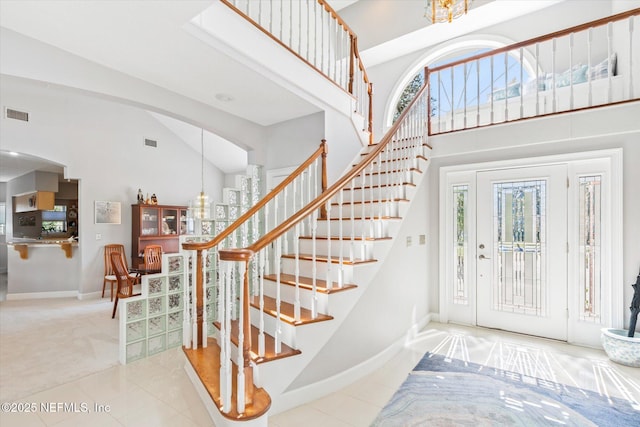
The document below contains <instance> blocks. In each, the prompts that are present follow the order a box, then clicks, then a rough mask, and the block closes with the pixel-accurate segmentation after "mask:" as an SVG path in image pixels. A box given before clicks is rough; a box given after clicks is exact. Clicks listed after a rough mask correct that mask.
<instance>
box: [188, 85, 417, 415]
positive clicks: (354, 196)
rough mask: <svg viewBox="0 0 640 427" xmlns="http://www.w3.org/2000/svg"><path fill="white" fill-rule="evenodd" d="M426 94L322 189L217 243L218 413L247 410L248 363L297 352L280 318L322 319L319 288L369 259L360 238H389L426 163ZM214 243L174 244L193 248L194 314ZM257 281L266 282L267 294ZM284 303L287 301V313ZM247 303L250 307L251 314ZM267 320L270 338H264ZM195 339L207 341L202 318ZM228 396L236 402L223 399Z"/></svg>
mask: <svg viewBox="0 0 640 427" xmlns="http://www.w3.org/2000/svg"><path fill="white" fill-rule="evenodd" d="M426 95H427V91H426V88H423V89H422V90H421V91H420V92H419V94H418V96H416V98H415V99H414V101H413V102H412V104H411V105H410V106H409V107H408V108H407V109H406V111H405V112H404V113H403V114H402V115H401V117H400V119H399V120H398V121H397V122H396V124H395V125H394V126H393V127H392V128H391V130H390V131H389V132H388V133H387V135H386V136H385V137H384V138H383V139H382V141H381V142H380V143H379V144H376V145H370V146H369V147H367V148H366V150H367V151H368V152H367V153H366V154H365V155H364V157H362V159H361V161H360V162H358V163H357V164H355V165H354V166H353V167H352V168H351V170H349V171H348V172H347V173H346V174H345V175H344V176H343V177H342V178H341V179H340V180H338V181H337V182H336V183H335V184H334V185H332V186H331V187H330V188H328V189H326V190H325V191H323V192H322V193H320V194H319V195H317V197H315V198H314V199H313V200H310V201H309V202H308V203H306V204H305V205H304V206H303V207H301V208H300V209H299V210H297V211H296V212H294V213H292V214H291V215H290V216H289V217H288V218H286V219H285V220H284V221H282V222H281V223H280V224H278V225H277V226H275V227H274V228H272V229H270V230H269V231H268V232H266V233H265V234H264V235H263V236H262V237H260V238H259V239H257V240H256V241H255V242H253V243H252V244H250V245H249V246H247V247H245V248H218V249H217V255H218V257H219V260H220V261H219V262H220V264H219V270H218V271H219V281H220V283H219V285H218V286H217V303H218V304H219V306H218V310H217V312H216V318H215V321H214V324H215V327H216V329H217V331H218V332H217V337H216V338H217V345H218V346H219V347H220V362H219V363H220V366H219V381H220V385H219V387H218V386H216V390H219V392H220V399H219V403H220V405H219V407H220V408H221V412H222V413H225V414H227V413H231V412H233V414H242V413H243V412H244V411H248V410H249V408H250V407H251V405H252V403H251V402H252V399H253V390H255V389H256V385H255V383H258V385H259V381H258V380H255V381H254V374H255V373H256V372H257V371H256V369H257V368H256V364H257V363H261V362H263V361H265V360H267V359H269V360H271V359H277V358H281V357H286V356H288V355H291V354H297V353H299V352H300V350H299V349H296V344H295V337H293V336H289V335H287V334H288V332H287V331H286V330H285V329H284V328H283V324H284V323H285V321H286V323H289V324H293V325H295V324H296V323H297V322H301V321H302V317H306V318H307V319H306V320H305V321H307V322H313V321H322V320H329V319H331V316H328V315H326V314H322V313H320V310H321V309H322V308H325V307H320V306H319V305H320V304H319V298H318V294H319V288H320V287H322V288H323V289H324V290H325V292H330V291H332V290H334V291H338V290H341V289H345V288H351V287H353V286H354V285H353V284H351V283H349V282H350V281H351V280H352V278H353V269H354V267H355V266H357V265H360V264H366V263H371V262H375V261H376V260H375V259H374V258H373V253H372V250H371V247H370V246H371V245H369V243H371V242H373V241H374V240H376V239H384V238H386V237H387V236H388V231H387V230H388V229H387V227H386V224H385V221H386V220H389V219H399V218H400V215H401V213H400V208H399V205H400V204H401V203H402V202H404V201H407V194H406V187H407V186H408V185H412V184H413V175H414V173H419V172H420V169H419V168H418V162H419V160H420V159H424V160H426V158H425V157H424V154H423V153H424V147H425V146H426V147H428V145H427V144H426V138H427V111H428V109H427V96H426ZM303 186H304V185H303V184H300V186H299V187H296V184H294V185H293V187H292V189H293V191H294V192H296V191H297V190H296V188H298V189H302V187H303ZM238 225H239V222H238ZM220 241H221V239H220V238H218V239H217V242H220ZM213 246H214V242H213V241H212V242H208V243H188V244H184V245H183V247H184V248H185V249H186V250H192V251H196V252H197V255H196V256H195V257H194V258H195V259H196V260H197V261H196V263H197V265H196V269H195V270H196V271H195V277H196V281H195V286H196V288H197V290H198V291H197V293H198V296H197V301H198V303H197V310H198V311H201V308H200V307H201V305H202V303H201V302H200V301H202V296H201V295H202V294H204V292H205V291H204V289H205V288H206V286H205V284H204V283H203V276H204V275H203V267H202V263H203V260H204V259H206V255H204V252H205V251H206V250H211V249H212V247H213ZM266 282H270V285H269V288H270V290H269V291H267V290H266ZM285 283H286V284H287V285H289V286H288V287H289V288H290V287H291V286H292V287H293V292H291V293H290V294H291V295H290V297H289V298H286V299H287V300H291V301H292V302H291V303H290V304H289V303H288V302H285V300H284V298H283V287H284V285H285ZM302 287H305V289H308V290H310V297H309V298H308V299H307V300H306V301H302V299H301V288H302ZM266 301H269V304H267V303H266ZM285 304H288V305H290V306H292V309H291V310H290V311H289V312H288V313H287V314H285V313H284V310H283V307H284V305H285ZM267 305H268V307H267ZM252 306H253V307H255V308H256V310H255V311H254V312H253V313H252V310H251V307H252ZM303 311H304V315H303ZM199 317H200V316H199ZM267 318H268V319H267ZM267 323H268V324H269V325H270V326H269V332H270V333H271V334H273V335H268V332H267V327H266V326H265V325H266V324H267ZM253 325H256V326H255V327H254V326H253ZM200 328H203V329H200ZM252 332H253V333H254V334H255V336H256V337H257V340H258V344H257V346H256V348H257V351H254V350H252V348H253V347H252ZM197 336H198V337H201V338H202V340H201V341H200V338H198V341H199V342H202V345H206V337H207V332H206V326H204V325H202V322H199V324H198V333H197ZM267 338H270V339H269V340H267ZM195 341H196V339H194V341H193V345H194V346H195V345H196V342H195ZM285 343H286V344H285ZM197 345H200V343H198V344H197ZM236 367H237V368H236ZM234 369H236V373H235V374H233V370H234ZM233 375H235V376H233ZM233 384H236V386H235V387H234V386H233ZM232 396H235V398H236V401H231V398H232ZM214 401H216V399H215V398H214Z"/></svg>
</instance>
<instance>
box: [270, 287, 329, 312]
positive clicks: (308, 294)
mask: <svg viewBox="0 0 640 427" xmlns="http://www.w3.org/2000/svg"><path fill="white" fill-rule="evenodd" d="M277 288H278V285H277V284H276V282H274V281H272V280H265V281H264V294H265V295H266V296H269V297H272V298H276V296H277ZM328 296H329V295H328V294H325V293H320V292H316V296H315V299H316V304H317V307H318V313H327V312H328V311H329V298H328ZM280 299H281V300H282V301H287V302H290V303H292V304H293V303H294V302H295V300H296V288H295V286H290V285H280ZM313 299H314V296H313V291H311V290H309V289H305V288H300V307H302V308H307V309H309V310H311V308H312V307H313Z"/></svg>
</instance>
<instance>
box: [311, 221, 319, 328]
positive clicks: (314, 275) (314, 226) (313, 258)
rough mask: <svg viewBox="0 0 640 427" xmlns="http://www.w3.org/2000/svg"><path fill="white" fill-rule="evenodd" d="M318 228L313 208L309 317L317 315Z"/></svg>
mask: <svg viewBox="0 0 640 427" xmlns="http://www.w3.org/2000/svg"><path fill="white" fill-rule="evenodd" d="M317 228H318V210H317V209H314V210H313V212H312V213H311V286H312V297H311V298H312V299H311V317H312V318H314V319H315V318H316V317H318V295H317V290H318V288H317V281H318V266H317V261H316V233H317Z"/></svg>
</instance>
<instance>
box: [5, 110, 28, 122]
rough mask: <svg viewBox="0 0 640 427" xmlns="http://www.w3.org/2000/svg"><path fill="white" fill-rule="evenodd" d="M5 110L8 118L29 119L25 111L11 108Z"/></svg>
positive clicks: (25, 120)
mask: <svg viewBox="0 0 640 427" xmlns="http://www.w3.org/2000/svg"><path fill="white" fill-rule="evenodd" d="M5 111H6V115H7V118H8V119H15V120H22V121H23V122H28V121H29V113H27V112H25V111H18V110H13V109H11V108H7V109H6V110H5Z"/></svg>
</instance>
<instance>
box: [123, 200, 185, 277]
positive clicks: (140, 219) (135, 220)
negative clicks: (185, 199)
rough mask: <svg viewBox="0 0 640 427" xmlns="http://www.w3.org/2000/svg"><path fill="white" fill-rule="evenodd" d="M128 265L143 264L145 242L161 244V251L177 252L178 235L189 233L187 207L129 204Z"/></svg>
mask: <svg viewBox="0 0 640 427" xmlns="http://www.w3.org/2000/svg"><path fill="white" fill-rule="evenodd" d="M131 210H132V213H131V266H132V267H134V268H135V267H138V266H140V265H141V264H144V261H143V258H142V255H143V252H144V248H145V247H146V246H147V245H160V246H162V251H163V252H164V253H176V252H179V251H180V247H179V240H180V239H179V237H180V236H181V235H185V234H191V233H192V231H191V230H190V229H192V228H193V227H188V220H187V207H186V206H168V205H141V204H136V205H131ZM190 231H191V233H190Z"/></svg>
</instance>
